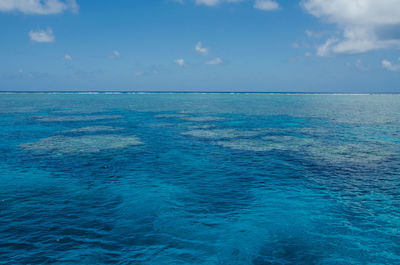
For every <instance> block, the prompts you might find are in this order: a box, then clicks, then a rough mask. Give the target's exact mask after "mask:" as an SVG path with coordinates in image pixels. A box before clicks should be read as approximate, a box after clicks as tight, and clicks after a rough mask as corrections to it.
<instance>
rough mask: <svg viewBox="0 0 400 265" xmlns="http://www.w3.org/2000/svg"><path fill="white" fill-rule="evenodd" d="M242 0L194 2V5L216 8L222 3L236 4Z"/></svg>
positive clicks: (201, 0)
mask: <svg viewBox="0 0 400 265" xmlns="http://www.w3.org/2000/svg"><path fill="white" fill-rule="evenodd" d="M240 1H242V0H196V4H198V5H205V6H216V5H219V4H222V3H237V2H240Z"/></svg>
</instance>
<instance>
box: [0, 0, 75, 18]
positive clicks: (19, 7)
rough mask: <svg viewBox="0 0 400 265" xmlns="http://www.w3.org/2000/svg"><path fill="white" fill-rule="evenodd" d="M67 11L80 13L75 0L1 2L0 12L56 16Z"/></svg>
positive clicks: (17, 0)
mask: <svg viewBox="0 0 400 265" xmlns="http://www.w3.org/2000/svg"><path fill="white" fill-rule="evenodd" d="M67 10H69V11H71V12H73V13H78V11H79V6H78V4H77V3H76V1H75V0H65V1H62V0H0V12H21V13H24V14H29V15H54V14H60V13H63V12H64V11H67Z"/></svg>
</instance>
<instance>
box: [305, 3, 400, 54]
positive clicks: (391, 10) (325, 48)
mask: <svg viewBox="0 0 400 265" xmlns="http://www.w3.org/2000/svg"><path fill="white" fill-rule="evenodd" d="M300 4H301V6H302V7H303V8H304V9H305V10H306V11H307V12H308V13H310V14H311V15H313V16H315V17H317V18H319V19H322V20H323V21H325V22H327V23H330V24H334V25H336V26H337V27H338V28H339V29H340V30H341V33H342V36H331V37H329V38H328V39H327V40H326V42H325V43H324V44H322V45H321V46H320V47H319V48H318V50H317V54H318V55H319V56H327V55H330V54H355V53H364V52H368V51H372V50H378V49H393V48H400V34H399V33H400V30H399V28H400V15H399V14H400V3H399V1H398V0H379V1H377V0H357V1H355V0H352V1H350V0H330V1H326V0H303V1H302V2H301V3H300Z"/></svg>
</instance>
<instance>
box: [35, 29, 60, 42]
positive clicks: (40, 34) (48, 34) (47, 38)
mask: <svg viewBox="0 0 400 265" xmlns="http://www.w3.org/2000/svg"><path fill="white" fill-rule="evenodd" d="M29 37H30V38H31V40H32V41H35V42H53V41H54V39H55V38H54V34H53V30H51V28H48V29H46V30H38V31H33V30H31V31H29Z"/></svg>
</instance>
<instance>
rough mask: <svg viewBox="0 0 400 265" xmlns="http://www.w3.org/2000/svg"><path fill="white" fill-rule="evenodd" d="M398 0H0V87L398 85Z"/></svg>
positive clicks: (353, 88) (330, 88) (371, 88)
mask: <svg viewBox="0 0 400 265" xmlns="http://www.w3.org/2000/svg"><path fill="white" fill-rule="evenodd" d="M399 14H400V1H399V0H379V1H377V0H354V1H353V0H352V1H349V0H131V1H126V0H113V1H98V0H96V1H95V0H0V32H1V33H0V34H1V37H0V91H242V92H345V93H346V92H347V93H371V92H375V93H381V92H382V93H388V92H389V93H390V92H395V93H397V92H398V93H400V15H399Z"/></svg>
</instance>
